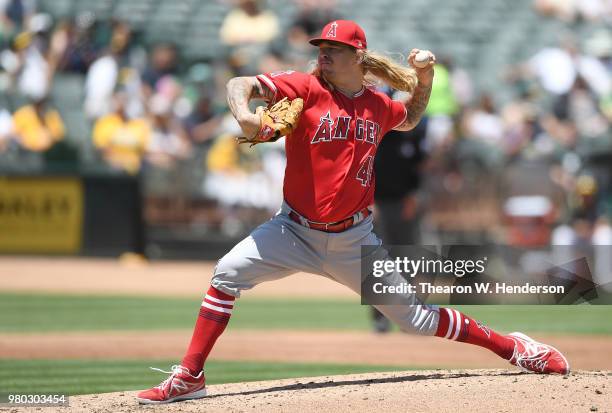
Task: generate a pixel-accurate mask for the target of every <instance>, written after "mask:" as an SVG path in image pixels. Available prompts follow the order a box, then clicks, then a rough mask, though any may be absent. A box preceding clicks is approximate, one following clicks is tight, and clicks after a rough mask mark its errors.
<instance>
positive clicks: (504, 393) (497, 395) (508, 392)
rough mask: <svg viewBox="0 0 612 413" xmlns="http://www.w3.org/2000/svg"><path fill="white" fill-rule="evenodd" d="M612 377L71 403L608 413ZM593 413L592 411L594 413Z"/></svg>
mask: <svg viewBox="0 0 612 413" xmlns="http://www.w3.org/2000/svg"><path fill="white" fill-rule="evenodd" d="M611 376H612V372H607V371H605V372H586V371H579V372H577V373H573V374H572V375H571V376H569V377H561V376H542V375H535V374H524V373H518V372H516V371H508V370H434V371H431V370H430V371H417V372H415V371H410V372H396V373H368V374H359V375H350V376H328V377H316V378H302V379H287V380H277V381H260V382H252V383H233V384H223V385H216V386H209V389H208V393H209V396H208V397H207V398H205V399H202V400H194V401H188V402H180V403H173V404H169V405H163V406H151V407H147V408H146V409H143V408H142V407H139V406H138V405H137V403H136V401H135V399H134V396H135V392H123V393H106V394H99V395H87V396H74V397H72V398H71V399H70V404H71V406H70V408H64V409H59V411H91V412H142V411H143V410H146V411H163V412H199V411H212V412H220V411H223V412H239V411H240V412H243V411H257V412H262V411H263V412H281V411H283V412H287V411H300V412H314V411H316V412H322V411H334V412H346V411H353V412H357V411H360V412H361V411H384V412H406V411H470V412H487V413H489V412H491V411H504V412H517V411H518V412H521V411H525V412H527V411H530V412H532V411H587V412H588V411H599V412H603V411H610V410H609V409H610V406H612V386H610V377H611ZM595 409H597V410H595Z"/></svg>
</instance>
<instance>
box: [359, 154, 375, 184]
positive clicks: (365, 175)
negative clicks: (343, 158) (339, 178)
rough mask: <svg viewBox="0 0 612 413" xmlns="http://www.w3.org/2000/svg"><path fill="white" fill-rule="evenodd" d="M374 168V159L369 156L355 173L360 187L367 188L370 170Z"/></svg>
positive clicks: (369, 181)
mask: <svg viewBox="0 0 612 413" xmlns="http://www.w3.org/2000/svg"><path fill="white" fill-rule="evenodd" d="M373 168H374V157H373V156H372V155H369V156H368V157H367V158H365V160H364V161H363V163H362V164H361V166H360V167H359V170H358V171H357V176H356V178H357V180H358V181H359V182H361V185H363V186H368V185H370V183H371V180H372V169H373Z"/></svg>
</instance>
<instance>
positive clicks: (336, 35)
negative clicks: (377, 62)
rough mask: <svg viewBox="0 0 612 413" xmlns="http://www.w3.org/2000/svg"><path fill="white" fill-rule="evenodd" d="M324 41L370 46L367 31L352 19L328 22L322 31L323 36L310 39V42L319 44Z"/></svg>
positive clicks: (356, 46) (353, 45)
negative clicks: (366, 35) (367, 40)
mask: <svg viewBox="0 0 612 413" xmlns="http://www.w3.org/2000/svg"><path fill="white" fill-rule="evenodd" d="M323 41H330V42H338V43H342V44H346V45H348V46H351V47H354V48H355V49H366V48H367V47H368V43H367V42H366V37H365V32H364V31H363V29H362V28H361V27H359V25H358V24H357V23H355V22H354V21H351V20H334V21H333V22H329V23H327V24H326V25H325V27H324V28H323V30H322V31H321V36H320V37H316V38H314V39H310V44H312V45H315V46H318V45H319V43H321V42H323Z"/></svg>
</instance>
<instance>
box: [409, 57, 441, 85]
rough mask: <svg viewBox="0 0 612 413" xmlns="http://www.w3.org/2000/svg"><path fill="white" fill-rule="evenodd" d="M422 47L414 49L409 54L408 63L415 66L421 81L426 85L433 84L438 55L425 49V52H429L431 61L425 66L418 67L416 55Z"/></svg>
mask: <svg viewBox="0 0 612 413" xmlns="http://www.w3.org/2000/svg"><path fill="white" fill-rule="evenodd" d="M420 51H421V49H412V50H411V51H410V54H409V55H408V63H409V64H410V66H412V67H413V68H414V70H415V71H416V75H417V78H418V79H419V83H420V84H422V85H425V86H431V84H432V82H433V77H434V69H433V68H434V65H435V64H436V56H435V55H434V54H433V53H432V52H430V51H429V50H424V52H426V53H428V54H429V63H427V65H426V66H424V67H417V65H416V64H415V57H416V55H417V53H419V52H420Z"/></svg>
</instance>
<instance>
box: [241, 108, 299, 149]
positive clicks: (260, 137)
mask: <svg viewBox="0 0 612 413" xmlns="http://www.w3.org/2000/svg"><path fill="white" fill-rule="evenodd" d="M302 109H304V100H303V99H301V98H296V99H293V100H289V99H287V98H283V99H281V100H279V101H278V102H276V103H275V104H274V105H273V106H271V107H269V108H264V107H263V106H259V107H258V108H257V110H256V111H255V113H256V114H258V115H259V118H260V119H261V126H260V128H259V131H258V132H257V133H256V134H255V135H254V136H252V137H250V138H247V137H239V138H238V143H250V144H251V146H253V145H257V144H258V143H264V142H275V141H277V140H278V139H280V138H281V137H283V136H286V135H288V134H290V133H291V132H293V131H294V130H295V128H296V127H297V124H298V121H299V120H300V115H301V113H302Z"/></svg>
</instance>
